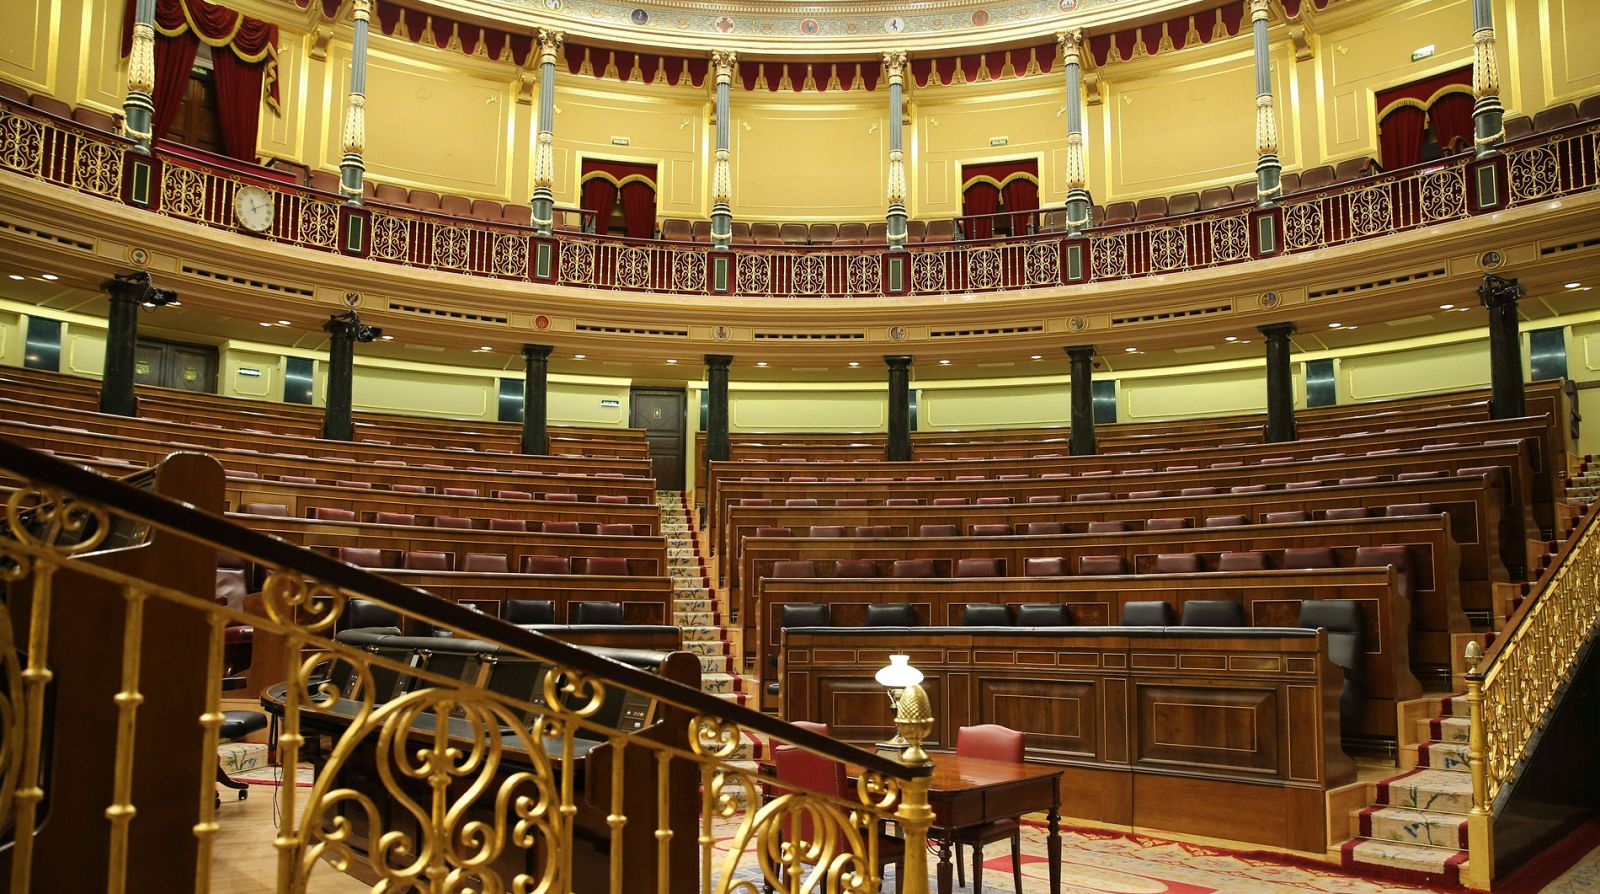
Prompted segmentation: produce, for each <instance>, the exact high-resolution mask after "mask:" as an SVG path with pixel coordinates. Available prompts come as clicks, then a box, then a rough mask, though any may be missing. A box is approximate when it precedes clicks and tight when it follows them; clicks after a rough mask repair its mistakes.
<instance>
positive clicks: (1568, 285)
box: [1567, 282, 1583, 289]
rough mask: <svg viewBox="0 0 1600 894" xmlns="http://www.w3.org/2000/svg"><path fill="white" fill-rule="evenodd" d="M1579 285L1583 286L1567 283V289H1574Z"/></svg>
mask: <svg viewBox="0 0 1600 894" xmlns="http://www.w3.org/2000/svg"><path fill="white" fill-rule="evenodd" d="M1581 285H1583V283H1581V282H1569V283H1567V288H1569V289H1576V288H1578V287H1579V286H1581Z"/></svg>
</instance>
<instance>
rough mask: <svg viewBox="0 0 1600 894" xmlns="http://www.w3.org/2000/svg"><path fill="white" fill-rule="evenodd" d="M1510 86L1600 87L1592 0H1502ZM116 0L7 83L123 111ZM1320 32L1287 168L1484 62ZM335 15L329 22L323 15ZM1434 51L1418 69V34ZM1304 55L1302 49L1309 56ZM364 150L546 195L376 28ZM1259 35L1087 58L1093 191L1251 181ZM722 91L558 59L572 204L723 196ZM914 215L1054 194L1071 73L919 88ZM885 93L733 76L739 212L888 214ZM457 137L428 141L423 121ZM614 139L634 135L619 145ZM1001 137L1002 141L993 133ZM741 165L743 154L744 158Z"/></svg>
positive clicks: (1356, 150)
mask: <svg viewBox="0 0 1600 894" xmlns="http://www.w3.org/2000/svg"><path fill="white" fill-rule="evenodd" d="M232 5H234V6H235V7H236V8H238V9H240V10H242V11H244V12H246V13H247V14H250V15H254V16H257V17H260V18H265V19H267V20H269V21H273V22H276V23H277V24H278V25H279V28H280V46H279V57H278V58H279V79H280V93H281V96H282V100H283V102H282V113H281V114H279V113H276V112H273V111H271V110H268V109H265V108H264V109H263V112H262V121H261V131H260V132H261V138H260V139H261V143H260V151H261V153H262V154H263V155H265V156H269V157H285V158H291V159H296V160H301V161H304V162H305V163H307V164H309V165H312V166H313V167H321V168H323V169H326V170H334V169H336V168H337V166H338V162H339V158H340V155H341V147H340V146H339V140H340V130H341V122H342V120H343V101H344V90H345V85H346V80H347V78H348V68H349V62H348V60H349V54H350V47H349V26H348V23H346V22H341V23H338V24H336V25H334V26H332V27H331V34H330V35H321V36H319V35H316V34H314V33H310V30H309V29H310V23H313V22H315V21H316V18H315V16H312V15H309V14H307V13H305V12H302V11H300V10H299V9H297V8H296V7H295V6H294V5H293V4H287V3H281V2H275V0H234V2H233V4H232ZM1494 6H1495V19H1496V23H1497V25H1498V27H1499V33H1500V45H1499V46H1500V62H1501V74H1502V84H1503V98H1504V100H1505V102H1506V105H1507V107H1508V109H1511V110H1513V111H1517V112H1525V113H1531V112H1534V111H1537V110H1539V109H1541V108H1543V107H1544V106H1545V105H1547V104H1549V103H1552V102H1563V101H1571V100H1574V99H1577V98H1579V97H1582V96H1586V95H1588V94H1590V93H1593V92H1595V91H1597V90H1600V54H1596V53H1595V52H1593V47H1594V46H1595V44H1596V43H1597V42H1600V16H1597V15H1595V14H1594V13H1595V10H1594V0H1495V4H1494ZM122 14H123V12H122V3H121V2H120V0H8V2H6V3H4V4H0V78H3V79H5V80H8V81H12V82H14V83H17V84H20V85H22V86H24V87H26V88H27V89H29V90H30V91H40V92H47V93H51V94H53V95H55V96H57V97H59V98H61V99H64V100H66V101H69V102H72V103H75V104H81V105H89V106H93V107H96V108H99V109H102V110H105V111H120V108H121V105H122V99H123V95H124V91H125V81H126V76H125V74H124V68H123V64H122V61H121V60H120V59H119V58H118V56H119V49H120V33H121V26H122ZM1315 18H1316V23H1315V25H1314V27H1313V28H1312V29H1311V31H1310V32H1309V33H1308V34H1304V35H1299V34H1296V35H1295V37H1297V38H1298V39H1299V43H1298V44H1297V43H1296V42H1295V41H1294V40H1291V33H1290V32H1291V29H1290V28H1287V27H1285V26H1283V25H1281V24H1279V25H1275V26H1274V28H1273V32H1272V33H1273V44H1272V59H1273V67H1274V86H1275V89H1276V90H1277V93H1278V96H1279V130H1280V134H1279V137H1280V143H1281V156H1282V159H1283V162H1284V164H1285V166H1286V168H1288V169H1290V170H1294V169H1297V168H1304V167H1308V166H1311V165H1316V164H1321V163H1325V162H1336V161H1340V160H1343V159H1345V158H1350V157H1354V156H1360V155H1370V154H1375V152H1376V148H1377V132H1376V124H1375V122H1374V120H1373V116H1374V109H1373V105H1372V96H1373V94H1374V92H1375V91H1378V90H1381V89H1384V88H1385V87H1389V86H1393V85H1396V84H1401V83H1405V82H1408V81H1411V80H1415V79H1417V78H1420V77H1425V76H1429V75H1433V74H1437V73H1439V72H1442V71H1447V70H1450V69H1453V68H1457V67H1460V66H1462V65H1466V64H1468V63H1469V62H1470V61H1471V13H1470V0H1402V2H1391V0H1354V2H1349V3H1343V4H1337V5H1335V6H1332V7H1330V8H1329V9H1328V10H1325V11H1323V12H1322V13H1320V14H1319V15H1317V16H1316V17H1315ZM322 27H327V26H322ZM1426 44H1432V45H1434V48H1435V51H1434V55H1433V56H1431V57H1429V58H1427V59H1423V60H1420V61H1417V62H1412V61H1411V59H1410V56H1411V53H1412V51H1413V50H1415V49H1417V48H1418V47H1421V46H1423V45H1426ZM1297 50H1298V51H1299V55H1303V56H1305V57H1306V58H1305V59H1304V60H1303V61H1297ZM369 58H370V62H369V66H370V71H369V89H368V106H367V127H368V131H367V132H368V147H367V153H366V161H367V164H368V170H369V172H370V174H371V176H372V177H373V178H374V179H375V180H378V181H380V182H383V181H389V182H395V183H398V184H401V185H404V186H408V187H410V186H421V187H425V188H430V189H435V190H442V191H453V192H459V193H462V194H466V195H470V196H485V197H491V198H494V199H497V200H500V201H516V202H522V201H526V200H527V199H528V196H529V195H530V194H531V171H530V168H531V156H532V153H531V145H532V139H533V133H534V130H535V125H536V122H535V121H534V115H535V111H534V106H533V104H532V102H531V99H532V95H531V92H530V88H532V87H533V85H532V84H531V83H529V82H527V81H526V80H525V78H524V74H525V73H523V72H519V71H518V70H517V69H516V68H515V66H513V65H512V64H511V63H509V62H496V61H490V60H487V59H484V58H475V57H468V56H466V55H464V54H461V53H459V52H456V51H454V50H439V49H434V48H431V47H422V46H418V45H415V44H412V43H410V42H409V41H404V40H393V39H390V38H387V37H384V36H382V35H381V34H378V33H376V30H375V33H374V35H373V38H372V48H371V54H370V57H369ZM1251 64H1252V63H1251V54H1250V41H1249V37H1248V36H1247V34H1241V35H1240V36H1239V37H1236V38H1233V39H1231V40H1228V41H1224V42H1220V43H1213V44H1210V45H1207V46H1202V47H1198V48H1190V49H1186V50H1183V51H1181V52H1177V53H1167V54H1161V55H1158V56H1155V57H1153V58H1149V59H1140V60H1134V61H1131V62H1126V63H1115V64H1112V65H1110V66H1108V67H1106V68H1105V69H1103V70H1100V71H1098V72H1095V73H1094V74H1095V75H1096V76H1097V77H1098V78H1099V80H1100V82H1101V83H1102V85H1103V88H1102V93H1101V94H1097V99H1098V98H1099V97H1100V96H1103V97H1104V99H1103V101H1099V102H1096V103H1094V104H1092V105H1090V106H1088V108H1087V114H1086V118H1085V121H1086V129H1087V139H1088V145H1087V152H1088V163H1089V187H1090V190H1091V192H1092V193H1093V194H1094V196H1095V199H1096V200H1097V201H1100V202H1106V201H1118V200H1125V199H1134V198H1138V197H1140V196H1143V195H1157V194H1170V193H1176V192H1183V191H1188V190H1194V189H1202V188H1205V187H1206V186H1209V185H1216V184H1231V183H1235V182H1239V181H1242V180H1245V179H1248V177H1249V176H1250V173H1251V170H1252V168H1253V165H1254V160H1255V150H1254V140H1253V136H1254V117H1253V115H1254V111H1253V110H1254V86H1253V83H1252V75H1251ZM709 96H710V90H709V87H702V88H699V89H696V88H693V87H689V86H680V87H666V86H645V85H642V84H638V83H630V84H621V83H618V82H616V81H614V80H600V79H595V78H590V77H580V76H574V75H570V74H568V73H567V72H566V69H565V66H564V65H562V66H558V74H557V117H556V120H555V132H556V198H557V200H558V202H560V203H562V204H574V203H576V201H577V199H578V189H577V179H578V172H579V168H580V165H581V161H582V159H583V158H585V157H590V156H603V157H607V158H619V159H624V160H631V161H642V162H654V163H657V164H658V165H660V172H661V173H660V176H661V195H660V206H659V207H660V209H661V214H662V215H663V216H685V217H699V216H703V215H705V214H706V213H707V212H708V210H709V203H708V199H707V195H706V194H707V192H708V186H709V175H708V166H709V156H710V145H709V144H710V141H711V116H710V113H709ZM908 104H909V105H908V108H909V114H910V118H911V126H910V127H909V128H908V129H907V132H906V140H907V149H908V173H909V177H910V191H911V195H910V202H911V211H912V213H913V215H916V216H938V215H944V214H951V213H955V212H957V211H958V210H959V207H960V188H959V187H960V183H959V179H960V174H959V171H960V165H961V164H962V163H973V162H979V161H986V160H999V159H1009V158H1036V159H1037V160H1038V162H1039V166H1040V174H1041V180H1042V195H1043V198H1044V200H1045V202H1046V203H1049V204H1054V203H1059V202H1060V201H1061V200H1062V199H1063V198H1064V197H1065V190H1066V185H1065V182H1064V174H1063V170H1064V167H1065V158H1064V143H1065V138H1064V134H1065V120H1064V116H1063V115H1062V105H1063V98H1062V95H1061V77H1060V71H1059V69H1058V70H1056V71H1054V72H1051V73H1049V74H1044V75H1040V76H1037V77H1034V78H1030V79H1023V80H1016V79H1008V80H1006V81H1002V82H998V83H990V82H985V83H978V84H961V85H951V86H948V87H938V86H935V87H927V88H915V87H913V88H912V89H910V90H909V91H908ZM885 112H886V94H885V93H884V91H882V90H878V91H874V92H872V93H865V92H849V93H842V92H829V93H826V94H800V95H796V94H793V93H788V92H783V93H767V92H747V91H745V90H743V89H735V90H734V91H733V111H732V121H733V139H734V142H733V148H734V166H733V171H734V210H735V214H736V216H738V217H740V218H743V219H746V220H760V219H787V220H824V219H825V220H851V219H857V220H868V219H877V218H879V217H881V216H882V214H883V209H884V201H885V198H884V193H885V183H884V179H885V174H886V171H885V168H886V163H885V161H884V158H885V155H886V150H887V121H886V120H885ZM424 132H426V133H429V134H449V135H450V136H451V137H452V138H451V139H448V140H432V139H418V136H419V134H420V133H424ZM613 137H620V138H625V139H626V140H627V141H628V145H627V146H617V145H613V143H612V139H613ZM995 137H1006V138H1007V141H1008V142H1007V145H1005V146H1004V147H994V146H991V145H990V140H991V139H993V138H995ZM740 159H744V160H745V161H744V162H743V163H741V161H740Z"/></svg>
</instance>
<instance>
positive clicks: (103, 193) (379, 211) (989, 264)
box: [0, 101, 1600, 298]
mask: <svg viewBox="0 0 1600 894" xmlns="http://www.w3.org/2000/svg"><path fill="white" fill-rule="evenodd" d="M1597 138H1600V123H1596V122H1582V123H1580V124H1576V125H1572V126H1569V127H1566V128H1563V129H1561V130H1559V131H1554V132H1550V133H1542V134H1535V135H1533V136H1530V137H1527V138H1525V139H1523V140H1520V141H1518V142H1517V143H1514V144H1507V145H1505V146H1503V147H1502V151H1503V152H1504V154H1505V162H1506V179H1507V181H1508V182H1507V183H1506V189H1505V202H1504V207H1518V206H1522V205H1527V204H1530V203H1533V202H1538V201H1543V200H1545V199H1550V198H1555V197H1558V196H1562V195H1570V194H1572V193H1576V192H1583V191H1588V190H1592V189H1594V188H1595V187H1596V186H1597V185H1600V170H1597V168H1600V153H1597V149H1600V143H1597ZM130 145H131V144H130V143H128V142H127V141H125V140H122V139H120V138H118V137H116V136H114V135H111V134H105V133H101V132H98V131H95V130H93V129H92V128H86V127H84V126H82V125H79V124H76V123H75V122H71V121H66V120H63V119H59V118H55V117H53V116H49V115H45V114H43V113H40V112H38V111H37V110H34V109H30V108H28V107H26V106H17V105H14V104H9V103H6V102H5V101H0V169H8V170H11V171H14V172H17V173H20V174H23V175H25V176H30V177H34V178H37V179H41V180H45V181H47V182H50V183H54V184H56V185H59V186H63V187H66V188H68V189H73V190H76V191H78V192H82V193H86V194H89V195H94V196H98V197H101V198H106V199H110V200H113V201H123V192H124V189H123V180H124V179H125V171H126V170H128V169H129V168H128V161H127V157H126V156H127V152H128V151H129V146H130ZM156 155H157V157H158V158H159V161H160V175H159V177H158V178H157V180H158V183H157V184H156V186H157V188H156V189H155V190H153V195H154V199H153V205H152V207H155V208H157V209H158V210H159V211H160V213H162V214H165V215H167V216H169V217H174V218H180V219H183V220H188V221H191V222H193V223H197V224H200V225H202V226H207V227H212V228H216V229H222V230H232V231H237V230H239V224H238V223H237V221H236V220H235V219H234V214H233V196H234V194H235V193H236V192H237V191H238V190H239V189H240V188H242V187H244V186H254V187H259V188H261V189H264V190H266V191H267V192H268V193H269V194H270V195H271V196H272V202H273V209H274V212H275V213H274V216H273V222H272V226H271V228H270V229H269V231H268V232H267V233H265V234H262V235H264V236H265V237H266V238H269V239H271V240H273V241H277V242H282V243H285V244H289V245H296V246H299V247H302V248H306V249H310V250H313V251H320V252H339V253H343V254H346V255H352V256H359V257H365V258H370V259H372V260H376V261H380V262H383V263H387V264H396V265H401V266H408V267H418V268H423V269H428V270H438V271H443V272H448V273H459V274H464V275H469V276H479V277H488V278H494V279H509V280H515V281H523V282H532V281H541V282H544V281H548V282H552V283H558V284H561V285H568V286H576V287H580V288H593V289H606V290H629V291H638V292H658V293H670V294H685V295H712V294H729V295H736V296H741V297H773V298H811V297H814V298H873V297H884V296H891V295H906V296H913V297H914V296H924V295H926V296H933V295H949V294H967V293H971V292H999V291H1013V290H1020V289H1036V288H1048V287H1058V286H1062V285H1070V284H1077V283H1084V282H1105V281H1112V280H1120V279H1128V278H1132V277H1141V276H1156V275H1164V274H1170V273H1178V272H1183V271H1188V270H1198V269H1206V268H1212V267H1217V266H1224V265H1231V264H1241V263H1246V262H1248V261H1250V260H1253V259H1255V258H1257V257H1261V256H1262V255H1260V254H1258V251H1259V247H1258V246H1255V245H1253V244H1252V240H1251V236H1250V233H1251V229H1252V227H1253V226H1255V223H1254V222H1252V220H1251V213H1252V211H1253V210H1254V209H1253V207H1252V206H1247V205H1242V204H1238V205H1229V206H1225V207H1222V208H1218V209H1215V210H1212V211H1205V212H1199V213H1195V214H1188V215H1182V216H1177V217H1168V218H1160V219H1156V220H1150V221H1141V222H1139V223H1133V224H1124V225H1117V226H1104V227H1095V228H1092V229H1090V230H1088V231H1086V233H1085V237H1084V239H1083V240H1075V239H1073V238H1071V237H1068V236H1067V235H1066V234H1064V233H1060V232H1053V233H1052V232H1045V233H1038V234H1036V235H1020V236H1012V237H1003V238H995V239H977V240H965V241H961V240H958V241H955V242H943V243H920V244H916V245H912V246H909V247H908V248H909V252H908V256H909V258H910V264H909V267H908V268H907V269H906V270H905V273H904V283H903V286H901V287H896V288H899V289H900V290H899V291H893V290H892V289H891V286H890V283H891V281H892V279H891V277H890V276H889V275H888V274H887V273H886V271H885V261H884V254H885V251H886V249H885V247H883V246H831V247H830V246H805V245H796V246H777V245H736V246H733V261H732V264H731V269H730V270H729V271H728V274H727V278H728V280H729V282H728V288H727V290H726V291H722V292H716V291H714V290H715V289H718V288H721V287H720V286H718V285H717V284H716V280H717V277H715V276H713V275H712V272H711V270H712V263H713V262H712V259H713V257H714V253H713V252H712V251H711V248H710V246H708V245H705V244H703V243H701V244H696V243H688V242H673V241H659V240H653V239H625V238H620V237H613V236H596V235H592V234H585V233H582V232H578V231H576V230H558V231H557V233H556V234H555V237H556V240H557V245H556V247H555V251H554V256H555V257H554V264H553V266H552V269H551V271H550V275H549V276H548V277H542V276H540V277H536V275H535V267H536V266H537V265H536V264H535V263H534V262H533V259H534V258H535V257H536V255H537V251H536V244H537V243H536V242H535V241H534V240H535V238H536V237H535V234H534V233H533V231H532V230H530V229H529V228H527V227H523V226H517V225H514V224H508V223H501V222H493V221H486V220H479V219H476V218H469V217H454V216H450V215H446V214H440V213H433V212H424V211H417V210H412V209H408V208H402V207H396V206H390V205H384V204H381V203H376V202H368V203H367V204H366V205H365V211H364V212H363V213H364V214H366V215H368V216H367V217H366V218H365V222H364V228H365V231H366V235H365V237H364V239H363V238H360V237H357V238H354V240H353V242H354V245H352V239H351V237H350V234H351V233H352V232H354V231H359V230H361V229H362V227H361V226H357V227H355V228H352V226H351V224H350V220H349V215H350V214H352V213H353V212H351V211H350V209H348V208H346V207H345V205H344V201H343V200H342V199H341V198H340V197H339V196H335V195H332V194H327V193H322V192H319V191H317V190H313V189H309V188H306V187H303V186H296V185H291V184H288V183H285V182H283V181H281V180H275V179H272V178H271V177H269V176H266V174H265V173H263V172H261V171H260V169H255V170H252V169H251V168H250V167H248V166H244V165H238V166H232V167H230V166H228V165H227V164H226V163H225V162H226V160H223V159H219V160H217V161H216V162H215V163H213V162H211V161H208V160H206V159H204V158H202V157H201V156H200V155H199V154H198V153H183V154H179V153H176V152H171V151H167V150H165V149H158V150H157V152H156ZM1472 161H1473V157H1472V155H1471V154H1470V153H1464V154H1461V155H1457V156H1454V157H1451V158H1447V159H1443V160H1441V161H1439V162H1437V163H1434V164H1429V165H1418V166H1415V167H1410V168H1404V169H1401V170H1397V171H1393V172H1388V173H1383V174H1379V175H1376V176H1373V177H1366V178H1362V179H1360V180H1355V181H1350V182H1345V183H1338V184H1334V185H1333V186H1330V187H1328V188H1325V189H1321V190H1313V191H1307V192H1302V193H1297V194H1294V195H1291V196H1288V197H1286V198H1285V199H1283V200H1282V201H1281V202H1280V203H1279V206H1278V208H1277V211H1276V213H1277V214H1279V215H1281V224H1282V234H1283V238H1282V245H1281V250H1280V251H1275V252H1273V253H1274V254H1288V255H1293V254H1297V253H1302V252H1308V251H1316V250H1319V249H1323V248H1327V247H1330V246H1336V245H1343V244H1347V243H1351V242H1356V241H1361V240H1366V239H1373V238H1379V237H1382V236H1387V235H1392V234H1395V233H1401V232H1406V231H1409V230H1414V229H1417V228H1420V227H1426V226H1431V225H1434V224H1438V223H1443V222H1447V221H1454V220H1463V219H1466V218H1467V217H1469V216H1470V215H1471V214H1472V210H1471V208H1470V207H1469V201H1468V194H1469V182H1468V180H1469V173H1470V172H1469V168H1468V166H1469V164H1471V163H1472ZM1039 219H1040V220H1042V218H1039ZM1074 251H1081V253H1082V257H1081V258H1079V259H1077V260H1069V258H1070V257H1073V253H1074ZM895 279H898V278H895Z"/></svg>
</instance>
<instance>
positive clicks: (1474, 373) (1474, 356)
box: [1338, 334, 1527, 403]
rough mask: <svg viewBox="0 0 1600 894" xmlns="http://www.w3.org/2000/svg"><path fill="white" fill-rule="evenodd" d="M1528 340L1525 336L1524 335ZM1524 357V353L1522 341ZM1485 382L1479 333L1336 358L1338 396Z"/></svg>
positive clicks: (1377, 396)
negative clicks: (1470, 337) (1472, 336)
mask: <svg viewBox="0 0 1600 894" xmlns="http://www.w3.org/2000/svg"><path fill="white" fill-rule="evenodd" d="M1523 341H1524V344H1526V341H1527V339H1526V338H1524V339H1523ZM1523 357H1524V358H1526V357H1527V350H1526V347H1524V350H1523ZM1487 384H1489V342H1488V337H1487V334H1485V335H1484V337H1483V338H1482V339H1477V340H1473V341H1470V342H1459V343H1453V344H1434V345H1427V346H1418V347H1415V348H1412V349H1409V350H1402V351H1392V352H1385V353H1381V354H1371V355H1367V356H1358V357H1346V358H1344V359H1342V360H1341V361H1340V362H1339V383H1338V388H1339V392H1338V393H1339V402H1340V403H1359V402H1361V401H1368V400H1386V399H1389V398H1397V397H1413V396H1416V395H1419V394H1428V393H1430V392H1434V391H1448V390H1450V389H1453V388H1476V387H1479V386H1483V385H1487Z"/></svg>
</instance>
